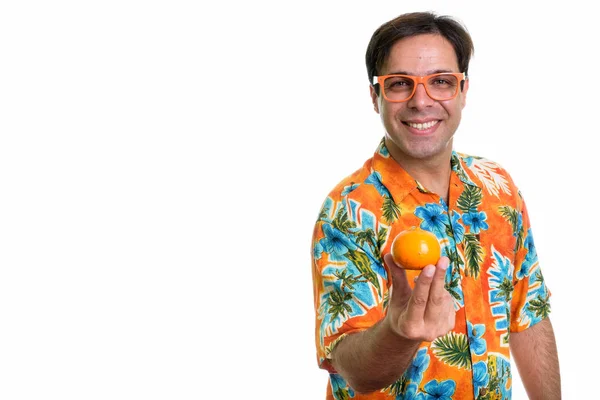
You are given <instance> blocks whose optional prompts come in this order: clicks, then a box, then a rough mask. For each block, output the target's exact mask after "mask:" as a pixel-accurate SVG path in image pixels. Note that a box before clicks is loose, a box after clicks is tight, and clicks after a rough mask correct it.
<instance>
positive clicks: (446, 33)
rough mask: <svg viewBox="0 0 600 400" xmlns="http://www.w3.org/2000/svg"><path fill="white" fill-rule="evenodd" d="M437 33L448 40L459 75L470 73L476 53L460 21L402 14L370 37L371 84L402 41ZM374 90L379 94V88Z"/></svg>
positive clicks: (367, 54)
mask: <svg viewBox="0 0 600 400" xmlns="http://www.w3.org/2000/svg"><path fill="white" fill-rule="evenodd" d="M431 33H433V34H438V35H441V36H443V37H444V38H445V39H446V40H448V41H449V42H450V43H451V44H452V47H454V52H455V53H456V58H457V59H458V67H459V69H460V72H465V73H466V74H467V75H468V72H469V60H470V59H471V56H472V55H473V52H474V47H473V41H472V40H471V35H469V32H467V29H466V27H464V26H463V25H462V24H461V23H460V22H458V21H457V20H455V19H454V18H452V17H449V16H446V15H443V16H439V15H436V14H435V13H432V12H414V13H408V14H402V15H400V16H398V17H396V18H394V19H392V20H391V21H388V22H386V23H384V24H383V25H381V26H380V27H379V28H377V30H376V31H375V32H373V36H371V41H370V42H369V46H368V47H367V53H366V55H365V59H366V62H367V73H368V75H369V83H372V82H373V77H374V76H376V75H379V73H380V71H381V68H382V66H383V64H384V63H385V61H386V60H387V57H388V55H389V53H390V49H391V48H392V46H393V45H394V43H396V42H397V41H398V40H400V39H404V38H407V37H410V36H416V35H423V34H431ZM377 86H379V85H376V87H375V89H376V90H377V93H378V94H379V91H378V89H379V88H378V87H377Z"/></svg>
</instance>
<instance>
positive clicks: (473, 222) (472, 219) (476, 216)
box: [462, 211, 489, 235]
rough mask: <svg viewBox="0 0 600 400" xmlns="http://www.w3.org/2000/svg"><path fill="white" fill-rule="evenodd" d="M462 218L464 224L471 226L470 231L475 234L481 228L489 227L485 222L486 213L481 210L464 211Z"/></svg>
mask: <svg viewBox="0 0 600 400" xmlns="http://www.w3.org/2000/svg"><path fill="white" fill-rule="evenodd" d="M462 219H463V222H464V223H465V225H467V226H469V227H470V228H471V233H474V234H476V235H477V234H478V233H479V232H481V231H482V230H483V231H485V230H487V228H489V226H488V224H487V222H485V220H486V219H487V215H485V213H484V212H483V211H480V212H469V213H465V214H464V215H463V217H462Z"/></svg>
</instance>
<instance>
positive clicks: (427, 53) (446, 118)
mask: <svg viewBox="0 0 600 400" xmlns="http://www.w3.org/2000/svg"><path fill="white" fill-rule="evenodd" d="M437 72H464V71H459V69H458V60H457V58H456V53H455V52H454V48H453V47H452V45H451V44H450V42H448V41H447V40H446V39H444V38H443V37H442V36H440V35H433V34H425V35H418V36H412V37H408V38H405V39H402V40H400V41H398V42H396V43H395V44H394V45H393V46H392V49H391V52H390V54H389V56H388V58H387V60H386V61H385V63H384V65H383V67H382V70H381V71H379V73H380V75H389V74H404V75H416V76H424V75H430V74H434V73H437ZM468 83H469V82H468V81H466V82H465V83H464V89H463V90H462V91H459V93H458V95H457V96H456V97H455V98H454V99H452V100H444V101H436V100H433V99H432V98H431V97H429V96H428V95H427V92H426V91H425V87H424V86H423V85H422V84H420V85H418V86H417V88H416V92H415V94H414V96H413V97H412V98H411V99H410V100H408V101H405V102H403V103H392V102H388V101H386V100H385V99H384V98H383V94H382V93H381V90H382V88H381V87H380V93H379V96H377V94H376V93H375V91H374V89H373V87H372V86H371V98H372V100H373V105H374V107H375V111H376V112H377V113H379V114H380V116H381V120H382V122H383V125H384V127H385V130H386V145H387V146H388V149H389V150H390V153H391V154H392V156H393V157H394V158H395V159H399V158H400V159H407V158H411V159H420V160H426V159H431V160H435V159H439V158H440V157H442V158H445V157H448V158H449V157H450V154H451V152H452V137H453V135H454V132H455V131H456V129H457V128H458V125H459V123H460V118H461V112H462V109H463V107H464V106H465V101H466V94H467V89H468V86H469V85H468Z"/></svg>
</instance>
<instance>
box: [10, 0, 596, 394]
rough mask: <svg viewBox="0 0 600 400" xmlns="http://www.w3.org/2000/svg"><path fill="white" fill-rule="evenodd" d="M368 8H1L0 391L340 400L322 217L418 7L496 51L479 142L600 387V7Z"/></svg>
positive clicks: (563, 353)
mask: <svg viewBox="0 0 600 400" xmlns="http://www.w3.org/2000/svg"><path fill="white" fill-rule="evenodd" d="M349 3H350V2H342V1H330V2H324V1H302V2H297V3H294V4H288V3H287V2H275V1H273V2H266V1H254V2H244V1H229V2H227V1H223V2H218V4H217V3H216V2H210V4H209V5H208V4H207V5H206V6H201V5H199V4H200V2H195V1H174V0H171V1H168V2H167V1H144V2H142V1H132V0H120V1H102V2H100V1H87V2H80V1H54V2H42V1H26V0H24V1H19V2H16V1H14V2H9V1H6V2H2V3H0V4H1V5H0V398H2V399H7V400H12V399H47V398H61V399H108V398H110V399H216V398H225V399H238V398H260V399H282V398H286V399H320V398H324V392H325V385H326V381H327V376H326V373H325V372H324V371H322V370H319V369H318V368H317V363H316V356H315V350H314V336H313V327H314V321H313V309H312V307H313V306H312V304H313V303H312V301H313V300H312V284H311V276H310V273H311V271H310V237H311V234H312V225H313V223H314V221H315V219H316V216H317V213H318V210H319V208H320V206H321V202H322V201H323V199H324V196H325V195H326V194H327V192H328V191H329V190H330V189H331V188H332V186H333V185H334V184H335V183H337V182H338V181H339V180H340V179H341V178H343V177H344V176H346V175H347V174H349V173H351V172H352V171H354V170H355V169H357V168H358V167H359V166H360V165H362V163H363V162H364V160H366V158H368V157H370V156H371V155H372V153H373V151H374V150H375V147H376V145H377V143H378V142H379V139H380V138H381V137H382V134H383V133H382V128H381V125H380V121H379V118H378V115H377V114H375V113H374V112H373V110H372V106H371V104H370V100H369V96H368V82H367V73H366V69H365V66H364V53H365V50H366V47H367V44H368V41H369V39H370V37H371V34H372V32H373V31H374V30H375V29H376V28H377V27H378V26H379V25H380V24H381V23H383V22H385V21H387V20H389V19H391V18H393V17H395V16H397V15H398V14H400V13H403V12H408V11H417V10H434V11H438V12H440V13H442V14H450V15H453V16H456V17H458V18H459V19H460V20H461V21H463V22H464V23H465V24H466V26H467V28H468V29H469V31H470V33H471V34H472V36H473V39H474V43H475V57H474V58H473V60H472V63H471V67H470V78H471V83H470V90H469V95H468V101H467V107H466V108H465V111H464V113H463V122H462V124H461V126H460V128H459V130H458V132H457V136H456V140H455V148H456V149H457V150H459V151H462V152H467V153H472V154H476V155H480V156H485V157H488V158H490V159H493V160H495V161H498V162H499V163H500V164H502V165H503V166H505V167H506V168H507V169H508V170H509V171H511V173H512V175H513V178H514V179H515V181H516V182H517V184H518V185H519V186H520V188H521V190H522V192H523V194H524V196H525V198H526V200H527V202H528V207H529V211H530V215H531V219H532V223H533V229H534V233H535V238H536V245H537V248H538V252H539V256H540V262H541V265H542V269H543V271H544V275H545V278H546V281H547V284H548V286H549V287H550V289H551V291H552V292H553V314H552V321H553V324H554V327H555V331H556V336H557V341H558V347H559V353H560V362H561V371H562V383H563V397H564V398H566V399H575V398H582V397H584V396H585V395H590V394H595V393H596V392H595V391H593V389H591V388H592V387H593V385H590V383H591V382H594V381H595V380H597V377H596V374H595V372H594V370H593V369H592V368H587V367H586V365H591V362H594V361H595V358H597V357H598V356H599V354H598V346H597V345H596V344H595V343H596V340H595V336H596V335H595V332H596V331H595V329H594V327H593V324H592V323H591V320H593V319H594V318H595V317H596V314H597V312H596V311H595V307H596V299H597V296H596V293H597V290H598V289H597V282H598V272H597V270H598V269H597V267H598V265H597V257H596V249H597V237H596V236H595V235H594V233H593V232H594V231H595V229H594V226H598V223H599V222H600V221H599V220H598V210H597V207H596V204H595V200H596V192H597V190H596V188H595V187H594V185H595V184H596V182H597V177H596V171H597V169H598V168H597V166H596V164H595V161H596V160H595V158H596V152H595V149H594V146H595V145H594V144H593V143H595V141H594V142H592V139H596V138H595V137H596V136H597V134H598V133H599V131H598V128H597V123H596V117H597V107H596V105H597V104H598V100H597V96H596V94H597V89H596V86H597V77H596V69H597V62H596V61H597V57H596V54H597V44H596V43H595V39H594V38H595V37H597V32H596V28H597V21H596V19H592V18H593V16H594V15H595V13H594V12H592V10H591V9H588V8H586V7H588V6H587V5H585V4H586V2H584V1H570V2H560V3H550V2H525V1H514V2H511V1H508V2H506V1H504V2H498V3H489V2H453V3H452V5H451V6H450V5H446V3H445V2H441V1H440V2H434V1H421V2H418V5H417V2H412V3H411V5H407V4H406V2H398V1H378V2H361V3H360V4H359V3H358V2H356V3H353V4H349ZM413 3H414V4H413ZM478 3H479V4H478ZM553 4H556V5H553ZM589 7H591V5H590V6H589ZM515 374H516V376H515V382H514V398H516V399H524V398H526V396H525V394H524V391H523V389H522V387H521V383H520V381H519V379H518V374H517V373H516V370H515Z"/></svg>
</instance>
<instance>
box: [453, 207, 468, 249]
mask: <svg viewBox="0 0 600 400" xmlns="http://www.w3.org/2000/svg"><path fill="white" fill-rule="evenodd" d="M460 217H461V215H460V213H458V212H456V211H452V220H451V221H450V223H451V224H452V232H453V234H454V241H455V242H456V243H460V242H462V241H463V239H464V237H465V227H464V226H462V225H461V224H460V223H459V222H458V221H459V220H460Z"/></svg>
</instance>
